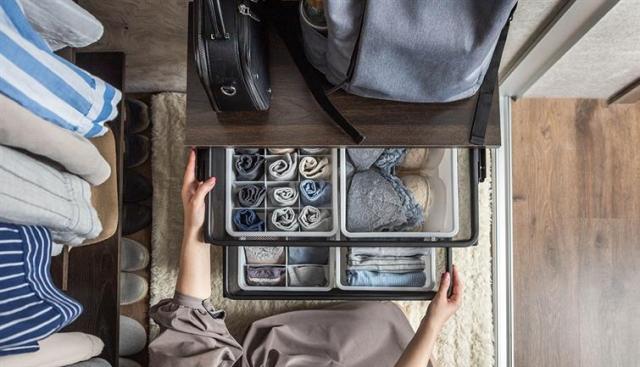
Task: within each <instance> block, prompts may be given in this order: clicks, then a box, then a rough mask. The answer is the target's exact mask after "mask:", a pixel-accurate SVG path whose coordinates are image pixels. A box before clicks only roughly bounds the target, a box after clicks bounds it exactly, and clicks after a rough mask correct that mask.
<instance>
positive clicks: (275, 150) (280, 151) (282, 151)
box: [269, 148, 295, 154]
mask: <svg viewBox="0 0 640 367" xmlns="http://www.w3.org/2000/svg"><path fill="white" fill-rule="evenodd" d="M294 151H295V149H293V148H269V153H271V154H287V153H293V152H294Z"/></svg>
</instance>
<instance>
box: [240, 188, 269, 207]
mask: <svg viewBox="0 0 640 367" xmlns="http://www.w3.org/2000/svg"><path fill="white" fill-rule="evenodd" d="M266 195H267V189H266V188H265V187H264V186H261V185H245V186H242V187H241V188H240V190H238V203H239V204H240V206H242V207H244V208H257V207H259V206H260V205H262V202H263V201H264V197H265V196H266Z"/></svg>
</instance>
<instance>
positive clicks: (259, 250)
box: [244, 246, 284, 264]
mask: <svg viewBox="0 0 640 367" xmlns="http://www.w3.org/2000/svg"><path fill="white" fill-rule="evenodd" d="M244 254H245V256H246V258H247V264H284V247H253V246H248V247H245V248H244Z"/></svg>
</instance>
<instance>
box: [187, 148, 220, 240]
mask: <svg viewBox="0 0 640 367" xmlns="http://www.w3.org/2000/svg"><path fill="white" fill-rule="evenodd" d="M215 186H216V178H215V177H211V178H209V179H208V180H206V181H204V182H201V181H197V180H196V152H195V150H194V149H191V152H190V153H189V162H188V163H187V168H186V170H185V171H184V180H183V182H182V207H183V209H184V235H185V237H186V236H189V235H196V236H197V235H198V234H199V231H200V228H202V225H203V224H204V207H205V205H204V198H205V197H206V196H207V194H208V193H209V192H210V191H211V190H213V188H214V187H215Z"/></svg>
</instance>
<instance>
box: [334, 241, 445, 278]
mask: <svg viewBox="0 0 640 367" xmlns="http://www.w3.org/2000/svg"><path fill="white" fill-rule="evenodd" d="M431 251H432V250H431V249H429V248H421V247H351V248H349V250H348V258H347V269H346V275H347V284H348V285H349V286H359V287H424V286H425V284H426V281H427V273H428V272H429V271H430V270H431V269H430V267H431V264H430V262H429V260H430V256H431Z"/></svg>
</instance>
